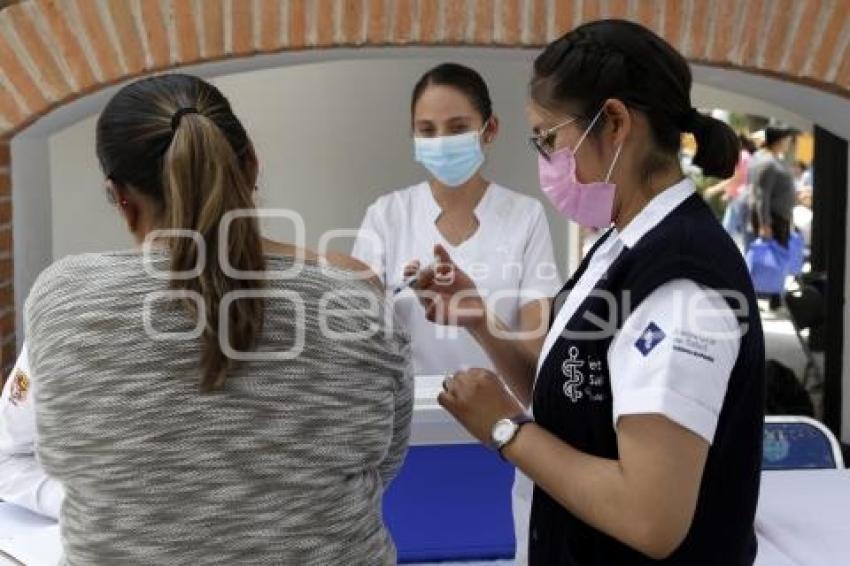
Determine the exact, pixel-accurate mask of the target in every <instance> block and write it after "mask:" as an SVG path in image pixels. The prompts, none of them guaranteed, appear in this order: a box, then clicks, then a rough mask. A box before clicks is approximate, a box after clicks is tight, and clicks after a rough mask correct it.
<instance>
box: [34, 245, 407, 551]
mask: <svg viewBox="0 0 850 566" xmlns="http://www.w3.org/2000/svg"><path fill="white" fill-rule="evenodd" d="M268 262H269V269H286V268H291V267H292V265H293V260H292V259H289V258H284V257H280V256H268ZM153 267H154V268H155V269H163V270H164V269H167V257H166V256H165V254H164V253H159V255H158V256H157V260H156V262H154V264H153ZM167 285H168V284H167V282H166V281H163V280H161V279H156V278H154V277H153V276H151V275H150V274H149V273H147V272H146V270H145V268H144V265H143V261H142V256H141V254H140V253H136V252H118V253H105V254H87V255H81V256H74V257H70V258H66V259H64V260H61V261H59V262H57V263H56V264H54V265H53V266H51V267H50V268H48V269H47V270H46V271H45V272H44V273H43V274H42V275H41V276H40V277H39V279H38V280H37V282H36V283H35V285H34V286H33V289H32V291H31V293H30V296H29V298H28V300H27V304H26V314H25V321H26V330H27V343H28V348H29V353H30V362H31V366H32V368H31V369H32V379H33V384H34V385H33V391H34V395H35V405H36V422H37V431H38V456H39V458H40V460H41V462H42V464H43V465H44V467H45V469H46V470H47V473H48V474H49V475H51V476H53V477H55V478H56V479H57V480H58V481H60V482H61V483H62V485H63V486H64V488H65V493H66V499H65V502H64V504H63V506H62V511H61V516H60V521H61V532H62V541H63V547H64V553H65V560H66V562H67V564H71V565H85V566H91V565H101V564H103V565H110V566H111V565H117V564H191V565H197V564H293V565H299V566H300V565H304V564H319V565H323V566H324V565H333V564H346V565H360V564H363V565H372V564H391V563H394V562H395V548H394V545H393V543H392V540H391V539H390V536H389V534H388V532H387V530H386V528H385V526H384V524H383V521H382V518H381V500H382V495H383V492H384V488H385V487H386V485H387V483H388V482H389V481H390V480H391V479H392V477H393V476H394V474H395V473H396V472H397V470H398V468H399V466H400V465H401V463H402V460H403V459H404V455H405V452H406V449H407V441H408V437H409V431H410V420H411V413H412V408H413V382H412V375H411V370H410V364H409V345H408V340H407V338H406V335H405V334H404V333H403V332H402V331H400V329H398V328H394V326H395V325H394V324H393V318H392V315H391V314H390V313H391V309H389V307H388V305H386V304H385V303H384V301H383V299H382V298H380V297H378V296H377V294H375V293H374V291H372V289H371V287H370V286H369V285H368V284H367V283H365V282H362V281H356V280H353V279H352V278H351V274H350V273H348V272H344V271H341V270H336V269H332V268H319V267H318V266H316V265H314V264H307V265H306V266H305V267H304V268H303V271H302V272H301V274H300V275H298V276H295V277H293V278H289V279H286V280H281V281H274V282H271V283H270V284H269V289H271V290H275V291H280V292H281V293H282V295H285V296H286V298H285V299H267V302H266V305H267V306H266V315H265V326H264V330H263V335H262V337H261V339H260V342H259V345H258V348H257V350H256V351H257V352H265V353H273V352H280V351H286V350H288V349H290V348H291V347H296V346H297V343H298V342H299V341H300V343H302V344H303V352H302V353H301V354H300V355H298V356H297V357H294V358H292V359H287V360H282V359H277V360H260V361H247V362H241V363H240V364H238V365H237V367H236V368H235V370H234V371H233V373H232V376H231V377H230V378H229V379H228V380H227V382H226V386H225V388H224V390H223V391H220V392H216V393H211V394H201V393H200V392H199V385H198V384H199V369H198V368H199V364H198V360H199V356H200V340H198V339H189V340H186V339H177V338H175V337H174V336H173V335H172V336H171V337H165V338H166V339H152V338H151V337H150V330H151V329H153V330H155V331H157V332H169V333H175V332H183V333H185V332H191V331H192V329H193V327H194V322H193V320H192V319H191V318H190V317H189V316H188V315H187V314H186V313H185V310H184V309H183V308H179V307H177V305H176V303H174V302H173V301H169V300H168V299H166V298H164V297H159V298H158V299H157V298H156V297H157V296H156V295H152V293H156V292H157V291H163V290H165V289H167ZM146 298H148V300H149V301H151V302H150V304H149V307H150V308H149V313H150V315H151V316H150V317H149V319H148V323H147V326H148V327H149V328H148V330H146V328H145V317H144V312H143V311H144V308H145V307H144V305H145V300H146ZM152 299H153V300H152ZM296 302H297V303H298V304H297V305H296ZM367 305H370V306H367ZM355 331H359V332H361V334H365V335H364V336H358V337H355V336H353V333H354V332H355ZM364 331H365V332H364ZM370 334H371V335H370ZM160 338H163V337H162V336H160Z"/></svg>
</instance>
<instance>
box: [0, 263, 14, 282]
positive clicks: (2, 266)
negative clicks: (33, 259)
mask: <svg viewBox="0 0 850 566" xmlns="http://www.w3.org/2000/svg"><path fill="white" fill-rule="evenodd" d="M14 273H15V271H14V266H13V265H12V260H11V259H10V258H7V259H0V282H2V281H6V280H8V279H11V278H12V276H13V275H14Z"/></svg>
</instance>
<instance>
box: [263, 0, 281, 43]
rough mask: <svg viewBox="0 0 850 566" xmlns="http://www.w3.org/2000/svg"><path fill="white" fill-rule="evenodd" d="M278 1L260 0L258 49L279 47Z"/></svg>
mask: <svg viewBox="0 0 850 566" xmlns="http://www.w3.org/2000/svg"><path fill="white" fill-rule="evenodd" d="M280 47H281V45H280V1H279V0H262V4H261V5H260V50H261V51H275V50H277V49H280Z"/></svg>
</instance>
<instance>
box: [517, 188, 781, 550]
mask: <svg viewBox="0 0 850 566" xmlns="http://www.w3.org/2000/svg"><path fill="white" fill-rule="evenodd" d="M598 245H599V244H597V247H598ZM594 252H595V248H594V250H592V251H591V253H588V255H587V257H585V259H584V261H583V262H582V264H581V266H580V267H579V269H578V270H577V272H576V273H575V275H574V276H573V277H572V279H570V280H569V281H568V282H567V284H566V285H565V286H564V289H563V290H562V291H561V293H560V294H559V298H562V297H560V295H561V294H565V293H569V292H570V290H571V289H572V288H573V286H574V285H575V283H576V281H577V280H578V278H579V277H581V275H582V274H583V273H584V271H585V270H586V269H587V265H588V262H589V258H590V257H591V255H592V254H593V253H594ZM674 279H690V280H693V281H695V282H696V283H698V284H700V285H703V286H705V287H708V288H712V289H717V290H734V291H737V292H738V293H740V295H739V297H740V299H738V300H736V299H735V298H733V297H728V298H727V302H728V303H729V305H730V307H731V308H732V309H733V311H735V312H741V310H742V309H741V307H742V304H741V303H746V307H747V308H746V311H747V315H746V316H743V317H739V323H740V324H742V325H747V326H746V333H745V334H744V335H743V337H742V340H741V347H740V351H739V353H738V359H737V361H736V363H735V366H734V368H733V370H732V375H731V378H730V380H729V385H728V389H727V392H726V397H725V399H724V402H723V407H722V409H721V412H720V416H719V421H718V424H717V429H716V432H715V436H714V441H713V443H712V445H711V448H710V450H709V453H708V460H707V462H706V466H705V471H704V474H703V479H702V484H701V487H700V493H699V499H698V501H697V507H696V512H695V515H694V519H693V523H692V525H691V529H690V531H689V532H688V535H687V537H686V538H685V540H684V542H683V543H682V544H681V545H680V547H679V548H678V549H677V550H676V551H675V552H674V553H673V554H672V555H671V556H670V557H669V558H667V559H665V560H661V561H656V560H653V559H650V558H648V557H646V556H645V555H643V554H641V553H639V552H637V551H636V550H633V549H632V548H630V547H628V546H626V545H624V544H622V543H620V542H619V541H617V540H616V539H613V538H611V537H609V536H607V535H605V534H603V533H602V532H600V531H598V530H596V529H594V528H592V527H590V526H589V525H587V524H585V523H583V522H582V521H581V520H579V519H578V518H577V517H575V516H573V515H572V514H571V513H570V512H569V511H567V510H566V509H564V508H563V507H562V506H561V505H560V504H558V503H557V502H556V501H555V500H554V499H552V498H551V497H549V495H547V494H546V492H544V491H543V490H542V489H540V488H538V487H535V491H534V500H533V504H532V514H531V525H530V533H529V560H530V564H531V565H532V566H561V565H576V566H631V565H636V564H640V565H643V564H664V565H681V566H701V565H705V566H709V565H710V566H739V565H751V564H752V563H753V561H754V560H755V555H756V538H755V532H754V529H753V521H754V517H755V510H756V502H757V499H758V490H759V479H760V472H761V450H762V428H763V422H764V408H763V405H764V336H763V333H762V327H761V319H760V317H759V312H758V306H757V304H756V299H755V294H754V292H753V287H752V283H751V281H750V277H749V274H748V272H747V269H746V266H745V264H744V260H743V258H742V257H741V253H740V252H739V251H738V249H737V248H736V247H735V245H734V243H733V242H732V240H731V239H730V238H729V236H728V235H727V234H726V232H725V231H724V230H723V228H722V227H721V226H720V224H719V223H718V222H717V220H716V219H715V218H714V216H713V214H712V212H711V210H710V209H709V208H708V206H707V205H706V204H705V202H703V200H702V198H701V197H700V196H699V195H696V194H695V195H692V196H691V197H689V198H688V199H687V200H685V201H684V202H683V203H682V204H680V205H679V206H678V207H677V208H676V209H675V210H674V211H673V212H671V213H670V214H669V215H668V216H667V217H666V218H664V219H663V220H662V221H661V222H660V223H659V224H658V225H657V226H655V227H654V228H652V229H651V230H650V231H649V232H647V233H646V234H645V235H644V237H643V238H641V239H640V240H639V241H638V242H637V244H636V245H635V246H634V247H633V248H627V249H625V250H624V251H623V252H622V253H621V254H620V255H619V256H618V258H617V259H616V260H615V261H614V263H613V264H612V265H611V267H610V269H609V270H608V272H607V273H606V275H605V276H604V277H603V278H602V279H601V280H600V281H599V283H598V284H597V285H596V289H597V290H599V291H606V292H608V293H610V296H612V297H614V298H615V300H614V301H612V300H611V299H610V297H609V298H607V299H606V298H603V297H602V296H600V295H595V294H593V293H592V294H591V296H590V297H589V298H588V299H587V300H585V301H584V302H583V303H582V304H581V305H580V306H579V308H578V310H577V311H576V314H575V315H574V316H573V318H572V319H571V320H570V321H569V322H568V323H567V326H566V329H567V330H568V331H569V332H568V333H562V334H561V336H560V337H559V338H558V340H557V341H556V342H555V344H554V346H553V348H552V350H551V352H550V353H549V355H548V356H547V358H546V360H545V361H544V362H543V365H542V367H541V369H540V375H539V376H538V380H537V384H536V386H535V390H534V396H533V403H534V416H535V420H536V421H537V423H538V424H540V425H541V426H543V427H544V428H546V429H547V430H549V431H550V432H552V433H553V434H555V435H557V436H558V437H559V438H560V439H562V440H563V441H564V442H567V443H569V444H570V445H571V446H573V447H574V448H576V449H578V450H581V451H583V452H586V453H588V454H592V455H595V456H599V457H602V458H610V459H617V458H618V451H617V436H616V431H615V430H614V428H613V424H612V419H613V413H612V399H611V384H610V374H609V369H608V363H607V352H608V348H609V346H610V344H611V341H612V339H613V336H611V335H610V332H608V333H605V332H601V331H600V325H599V323H598V322H591V321H590V320H588V317H586V316H583V315H585V314H586V313H588V314H590V315H595V317H598V318H595V319H594V317H593V316H591V317H590V318H591V319H593V320H595V321H598V320H600V319H601V320H604V321H612V324H613V325H615V327H616V328H619V327H620V326H621V325H622V324H623V318H625V315H624V308H622V307H623V306H624V304H625V302H626V301H629V300H630V302H631V309H632V310H633V309H634V308H637V306H638V305H639V304H640V303H641V302H642V301H643V300H644V299H645V298H646V297H647V296H648V295H650V294H651V293H652V292H653V291H654V290H655V289H657V288H658V287H659V286H661V285H663V284H664V283H667V282H669V281H672V280H674ZM614 303H616V305H615V304H614ZM615 307H616V311H615V312H612V310H613V309H614V308H615ZM626 314H627V313H626ZM553 319H554V316H553ZM594 333H595V334H596V335H598V336H593V334H594Z"/></svg>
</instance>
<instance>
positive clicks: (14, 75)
mask: <svg viewBox="0 0 850 566" xmlns="http://www.w3.org/2000/svg"><path fill="white" fill-rule="evenodd" d="M0 69H2V70H3V72H4V73H5V74H6V79H7V80H8V81H9V82H11V83H12V84H13V85H14V86H15V89H16V90H17V91H18V93H19V94H20V95H21V97H23V99H24V104H26V106H27V109H28V110H29V111H30V113H32V114H35V113H39V112H41V111H42V110H44V109H45V108H46V107H47V98H45V96H44V93H42V92H41V88H40V87H39V86H38V85H37V84H36V83H35V80H33V77H32V75H30V73H29V71H27V70H26V68H24V65H23V64H22V63H21V61H20V60H19V59H18V56H17V54H15V51H14V50H13V49H12V46H11V45H10V44H9V41H8V40H7V39H6V37H5V36H4V35H2V33H0Z"/></svg>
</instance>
